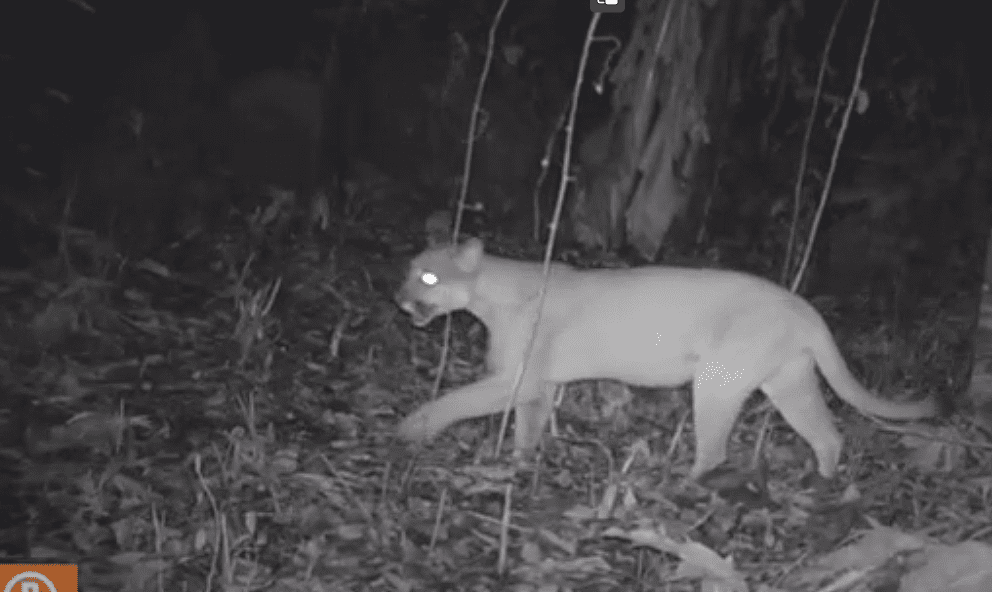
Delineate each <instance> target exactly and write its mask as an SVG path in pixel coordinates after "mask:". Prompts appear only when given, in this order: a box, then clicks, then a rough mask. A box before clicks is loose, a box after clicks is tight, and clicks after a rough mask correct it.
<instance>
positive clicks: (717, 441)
mask: <svg viewBox="0 0 992 592" xmlns="http://www.w3.org/2000/svg"><path fill="white" fill-rule="evenodd" d="M541 282H542V265H541V264H540V263H534V262H526V261H515V260H510V259H504V258H500V257H494V256H491V255H487V254H485V253H484V251H483V245H482V243H481V241H479V240H477V239H469V240H468V241H466V242H465V243H463V244H462V245H459V246H450V245H442V246H431V247H430V248H428V249H427V250H425V251H424V252H423V253H421V254H420V255H418V256H417V257H416V258H414V259H413V261H412V262H411V264H410V269H409V273H408V275H407V278H406V281H405V282H404V284H403V286H402V287H401V288H400V290H399V291H398V292H397V294H396V301H397V303H398V304H399V306H400V307H401V308H402V309H403V310H404V311H406V312H408V313H409V314H410V315H411V317H412V320H413V323H414V324H415V325H417V326H420V327H422V326H424V325H426V324H428V323H429V322H430V321H431V320H432V319H434V318H435V317H437V316H439V315H443V314H446V313H449V312H452V311H455V310H461V309H464V310H468V311H469V312H471V313H472V314H474V315H475V316H476V317H478V318H479V319H480V320H481V321H482V322H483V323H484V324H485V326H486V328H487V329H488V331H489V352H488V355H487V358H486V362H487V371H488V373H487V375H486V377H485V378H483V379H481V380H479V381H477V382H474V383H472V384H469V385H466V386H463V387H459V388H457V389H454V390H453V391H451V392H449V393H448V394H446V395H444V396H442V397H440V398H438V399H437V400H436V401H433V402H431V403H427V404H425V405H423V406H422V407H420V408H419V409H417V410H416V411H415V412H414V413H413V414H411V415H410V416H409V417H407V418H406V419H404V420H403V422H402V423H401V424H400V427H399V433H400V435H401V436H402V437H404V438H406V439H408V440H411V441H416V442H422V441H425V440H428V439H430V438H433V437H434V436H435V435H436V434H437V433H438V432H440V431H441V430H443V429H444V428H446V427H447V426H449V425H451V424H453V423H455V422H457V421H459V420H462V419H467V418H471V417H479V416H483V415H489V414H492V413H497V412H500V411H502V410H503V408H504V407H505V405H506V403H507V399H508V397H510V396H511V395H512V389H513V383H514V378H515V373H516V372H517V371H518V368H519V365H520V362H521V361H522V358H523V355H524V350H525V348H526V346H527V341H528V339H529V337H530V332H531V328H532V324H533V319H534V315H535V313H536V310H537V305H538V298H537V296H538V293H539V290H540V286H541ZM817 367H819V369H820V372H821V373H822V374H823V376H824V377H825V378H826V380H827V382H828V383H830V386H831V387H833V389H834V391H836V392H837V394H838V395H840V397H841V398H842V399H844V400H845V401H847V402H848V403H850V404H851V405H853V406H854V407H856V408H857V409H859V410H860V411H861V412H863V413H866V414H872V415H878V416H881V417H886V418H891V419H916V418H921V417H926V416H931V415H934V414H935V413H936V411H937V405H936V404H935V401H934V400H933V399H929V398H928V399H926V400H923V401H919V402H910V403H897V402H892V401H886V400H884V399H881V398H879V397H877V396H875V395H873V394H872V393H870V392H868V391H867V390H866V389H865V388H864V387H863V386H861V384H860V383H859V382H858V381H857V380H856V379H855V378H854V376H852V375H851V372H850V371H849V370H848V368H847V365H846V364H845V362H844V359H843V358H842V357H841V354H840V352H839V351H838V349H837V345H836V344H835V342H834V339H833V337H832V335H831V333H830V330H829V329H828V328H827V325H826V323H825V322H824V321H823V319H822V317H821V316H820V315H819V313H818V312H817V311H816V310H815V309H814V308H813V307H812V306H811V305H810V304H809V303H808V302H806V301H805V300H804V299H802V298H801V297H799V296H797V295H795V294H792V293H791V292H789V291H788V290H785V289H783V288H782V287H781V286H778V285H777V284H774V283H772V282H769V281H767V280H765V279H762V278H759V277H756V276H752V275H748V274H745V273H739V272H735V271H725V270H716V269H686V268H676V267H664V266H649V267H641V268H637V269H601V270H590V271H582V270H577V269H575V268H573V267H571V266H568V265H565V264H561V263H555V264H553V265H552V267H551V275H550V278H549V280H548V289H547V298H546V303H545V308H544V312H543V313H542V317H541V323H540V327H539V329H538V333H537V337H536V340H535V343H534V348H533V351H532V358H531V360H530V361H529V362H528V364H527V371H526V375H525V376H524V377H523V378H522V383H521V388H520V393H519V395H518V400H517V402H516V407H515V411H516V413H515V417H516V430H515V434H514V448H515V451H516V452H517V453H524V452H528V451H530V450H531V449H533V448H534V447H535V446H536V445H537V443H538V442H539V440H540V437H541V434H542V432H543V430H544V427H545V425H546V424H547V421H548V419H549V417H550V414H551V411H552V405H553V396H554V392H555V387H556V386H557V385H558V384H561V383H567V382H570V381H573V380H582V379H614V380H619V381H622V382H626V383H628V384H633V385H641V386H654V387H661V386H679V385H682V384H685V383H686V382H689V381H691V382H692V384H693V415H694V420H695V434H696V457H695V461H694V463H693V466H692V469H691V472H690V476H691V477H694V478H698V477H700V476H701V475H703V474H705V473H706V472H707V471H709V470H710V469H713V468H715V467H716V466H718V465H720V464H721V463H722V462H723V461H724V460H725V459H726V446H727V438H728V436H729V435H730V431H731V428H732V427H733V425H734V423H735V421H736V419H737V416H738V414H739V412H740V409H741V406H742V405H743V403H744V401H745V400H746V399H747V398H748V397H749V396H750V394H751V393H752V392H753V391H754V390H755V389H761V390H762V391H763V392H764V393H765V394H766V395H767V396H768V398H769V399H770V400H771V401H772V403H773V404H774V405H775V406H776V407H777V408H778V410H779V411H780V412H781V413H782V416H783V417H784V418H785V419H786V421H787V422H788V423H789V424H790V425H791V426H792V427H793V428H794V429H795V430H796V432H798V433H799V435H800V436H802V437H803V438H804V439H805V440H806V441H807V442H808V443H809V444H810V446H811V447H812V448H813V452H814V453H815V455H816V459H817V467H818V470H819V473H820V474H821V475H823V476H824V477H830V476H832V475H833V474H834V472H835V470H836V468H837V464H838V462H839V460H840V454H841V449H842V447H843V439H842V437H841V435H840V433H839V432H838V430H837V428H836V427H835V426H834V423H833V416H832V414H831V413H830V411H829V409H828V408H827V405H826V402H825V401H824V399H823V396H822V393H821V392H820V386H819V381H818V379H817V376H816V372H815V368H817Z"/></svg>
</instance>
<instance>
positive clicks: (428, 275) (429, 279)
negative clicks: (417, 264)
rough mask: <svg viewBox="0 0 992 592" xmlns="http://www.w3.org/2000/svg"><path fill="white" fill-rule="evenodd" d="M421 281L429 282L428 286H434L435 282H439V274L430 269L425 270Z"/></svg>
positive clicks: (421, 275)
mask: <svg viewBox="0 0 992 592" xmlns="http://www.w3.org/2000/svg"><path fill="white" fill-rule="evenodd" d="M420 281H422V282H423V283H425V284H427V285H428V286H433V285H434V284H436V283H437V276H436V275H434V274H433V273H431V272H429V271H425V272H424V273H422V274H420Z"/></svg>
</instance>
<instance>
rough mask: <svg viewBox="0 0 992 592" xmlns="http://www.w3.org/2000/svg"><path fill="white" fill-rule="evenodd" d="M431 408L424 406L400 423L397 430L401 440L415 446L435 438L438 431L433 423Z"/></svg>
mask: <svg viewBox="0 0 992 592" xmlns="http://www.w3.org/2000/svg"><path fill="white" fill-rule="evenodd" d="M431 411H432V409H431V406H430V405H424V406H423V407H421V408H420V409H417V410H416V411H414V412H413V413H411V414H410V415H408V416H407V417H406V419H404V420H403V421H401V422H400V426H399V428H398V429H397V430H396V432H397V434H399V436H400V438H403V439H404V440H406V441H408V442H413V443H415V444H423V443H424V442H427V441H428V440H431V439H432V438H434V436H435V434H437V429H436V427H435V426H434V424H433V423H432V422H431Z"/></svg>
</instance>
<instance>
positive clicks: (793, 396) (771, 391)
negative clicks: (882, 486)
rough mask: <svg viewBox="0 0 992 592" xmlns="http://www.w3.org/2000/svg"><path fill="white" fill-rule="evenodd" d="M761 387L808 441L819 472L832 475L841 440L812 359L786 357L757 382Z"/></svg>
mask: <svg viewBox="0 0 992 592" xmlns="http://www.w3.org/2000/svg"><path fill="white" fill-rule="evenodd" d="M761 390H762V391H763V392H764V393H765V395H766V396H767V397H768V399H769V400H770V401H771V402H772V404H773V405H775V407H776V408H777V409H778V410H779V412H780V413H781V414H782V417H784V418H785V421H786V422H788V423H789V425H790V426H792V429H794V430H796V433H798V434H799V435H800V436H802V438H803V439H804V440H806V442H808V443H809V445H810V447H811V448H812V449H813V454H814V455H816V468H817V471H818V472H819V473H820V475H821V476H823V477H825V478H830V477H832V476H833V474H834V472H835V471H836V470H837V464H838V463H839V462H840V454H841V450H842V448H843V446H844V439H843V437H842V436H841V435H840V432H839V431H837V427H836V426H835V425H834V416H833V414H832V413H830V409H829V408H827V403H826V401H825V400H824V399H823V393H822V391H821V390H820V381H819V379H818V378H817V375H816V364H815V362H814V360H813V358H812V357H811V356H810V355H809V354H807V353H803V354H801V355H798V356H796V357H795V358H793V359H792V360H789V361H788V362H786V363H785V364H783V365H782V366H781V367H780V368H779V369H778V372H776V373H775V374H773V375H772V376H771V377H770V378H768V379H767V380H766V381H765V382H764V383H763V384H762V385H761Z"/></svg>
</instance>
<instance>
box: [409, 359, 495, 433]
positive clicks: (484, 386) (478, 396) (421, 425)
mask: <svg viewBox="0 0 992 592" xmlns="http://www.w3.org/2000/svg"><path fill="white" fill-rule="evenodd" d="M512 390H513V377H512V376H511V377H509V378H507V377H506V376H503V375H498V374H497V375H493V376H488V377H486V378H483V379H482V380H480V381H478V382H473V383H472V384H467V385H465V386H463V387H459V388H456V389H455V390H453V391H451V392H450V393H448V394H446V395H444V396H442V397H440V398H438V399H437V400H436V401H432V402H430V403H427V404H425V405H422V406H421V407H420V408H419V409H417V410H416V411H414V412H413V413H411V414H410V415H409V416H407V417H406V419H404V420H403V421H402V422H401V423H400V426H399V430H398V433H399V435H400V437H402V438H404V439H405V440H409V441H411V442H426V441H428V440H431V439H433V438H434V437H435V436H436V435H437V434H438V432H440V431H441V430H443V429H444V428H446V427H448V426H450V425H451V424H453V423H455V422H457V421H461V420H463V419H469V418H472V417H481V416H483V415H491V414H493V413H499V412H502V411H503V409H504V408H505V407H506V402H507V400H508V398H509V396H510V394H511V392H512Z"/></svg>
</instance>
